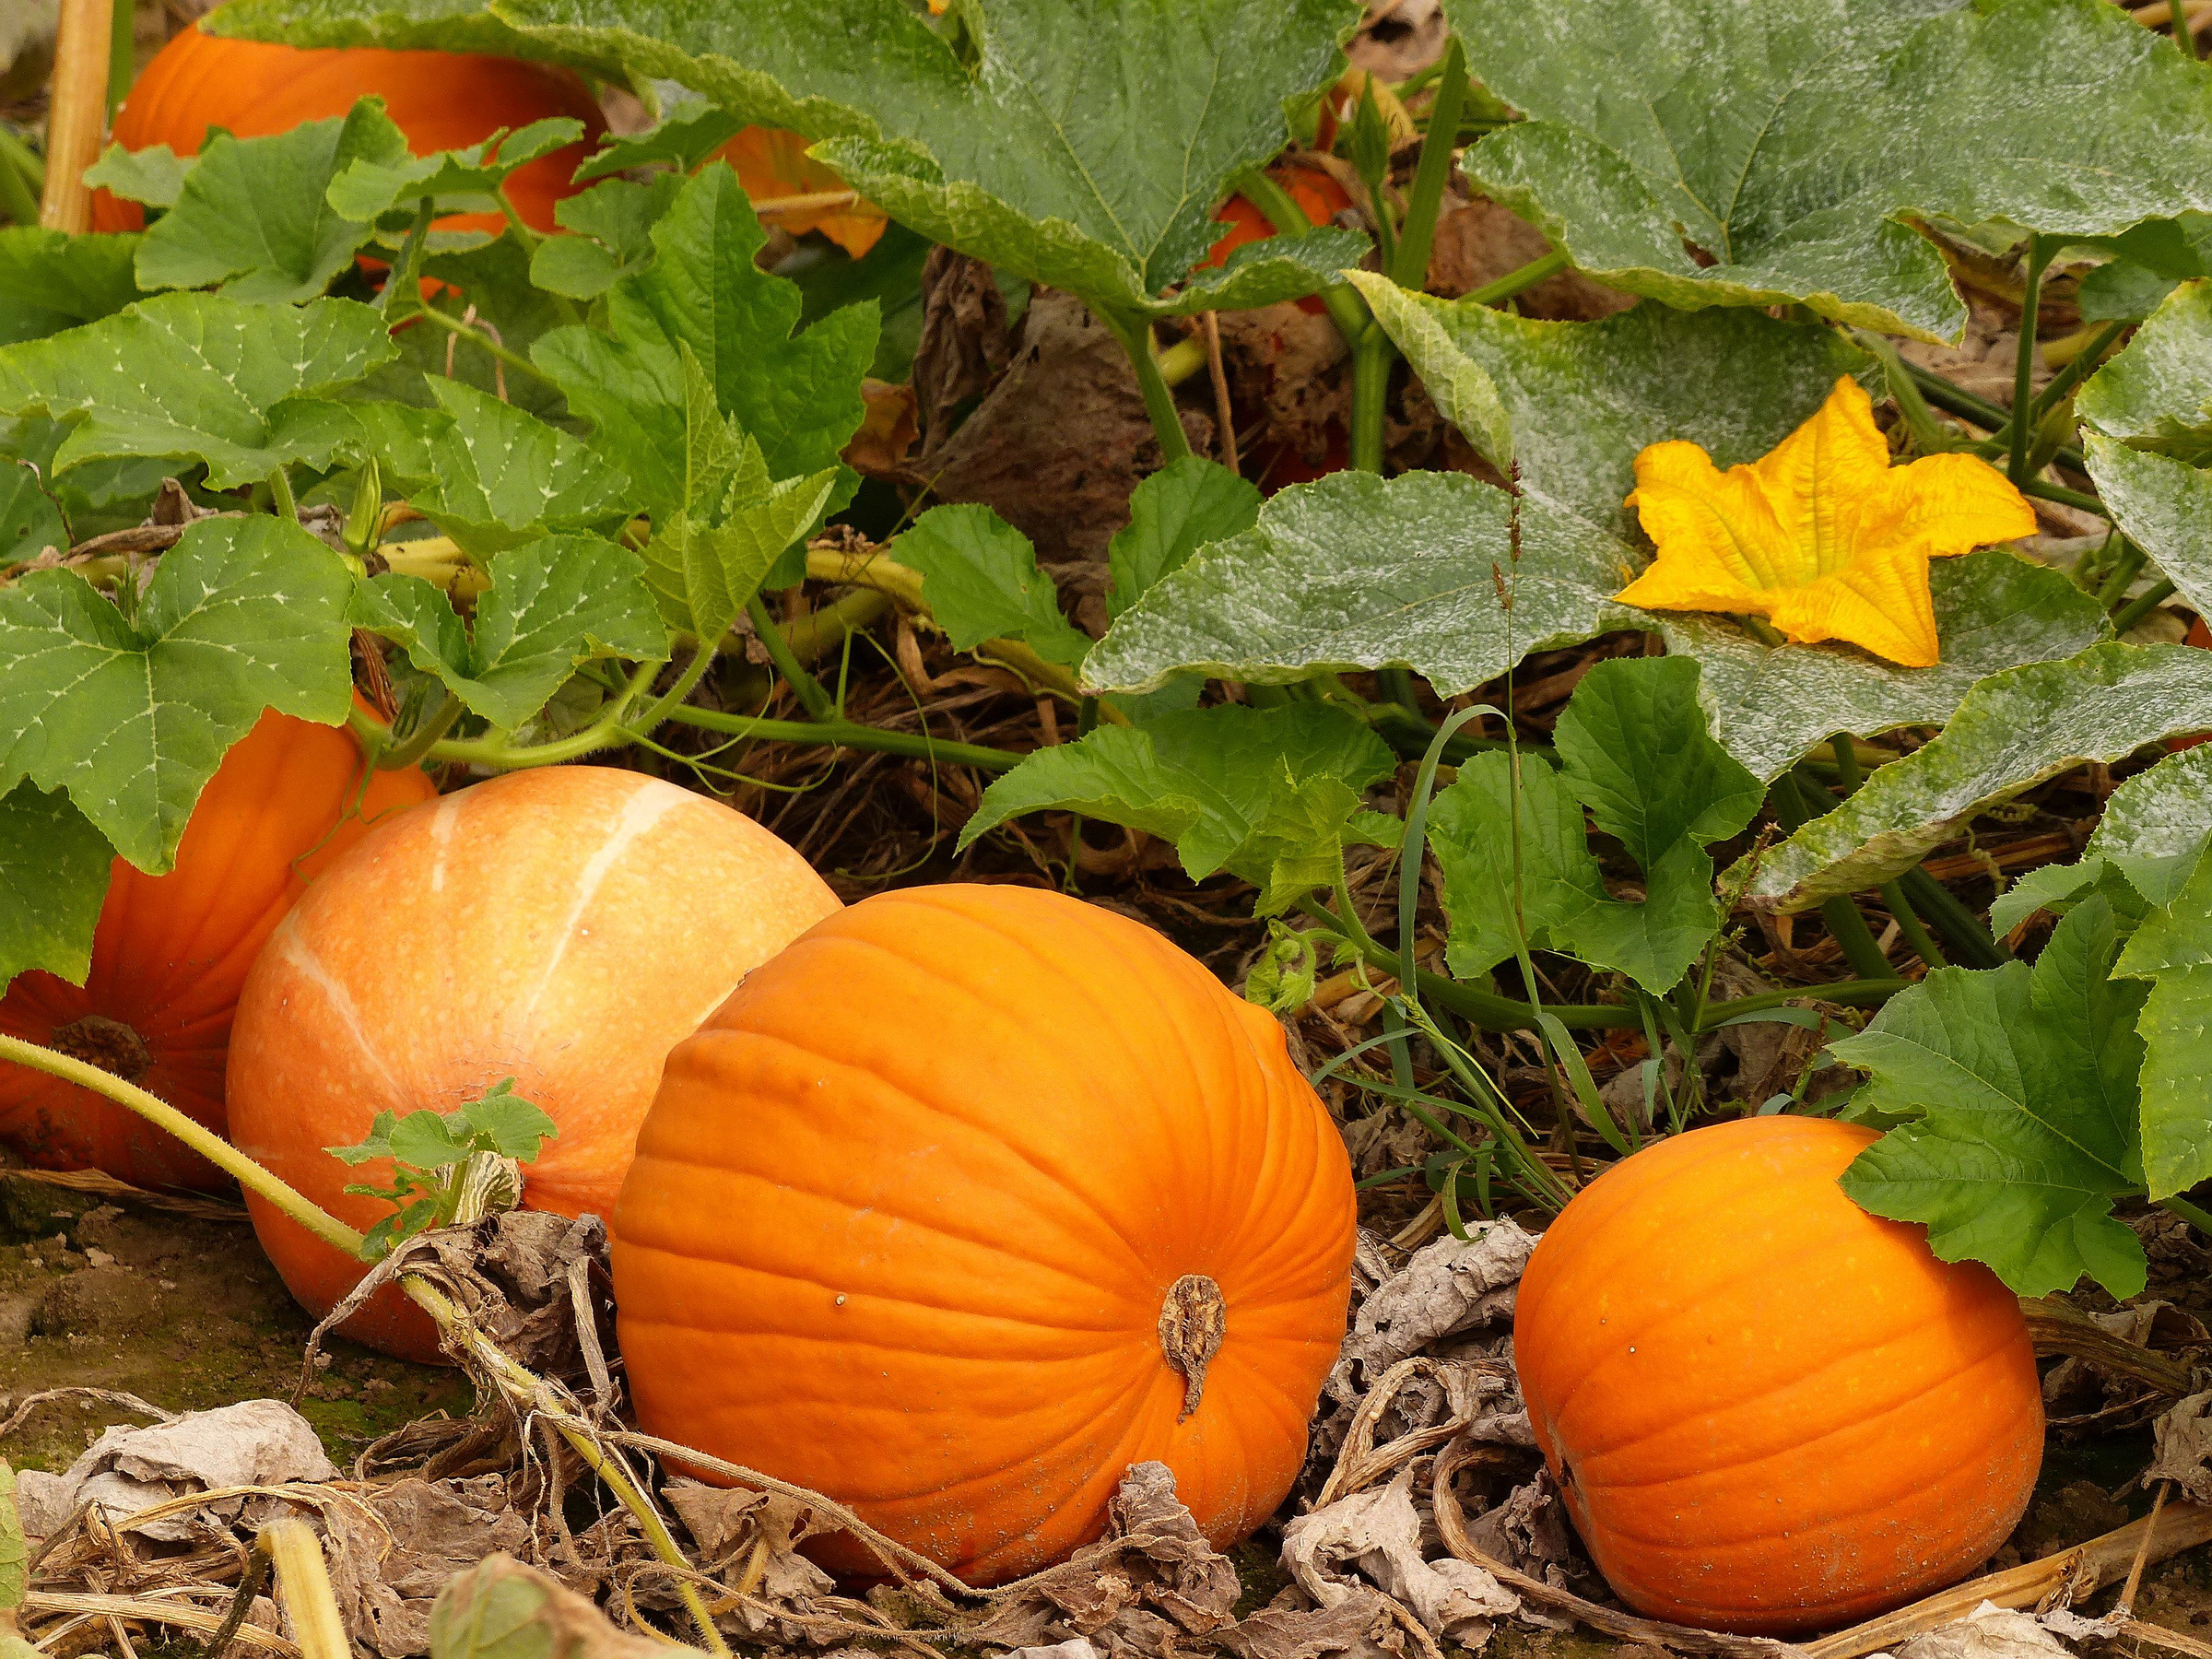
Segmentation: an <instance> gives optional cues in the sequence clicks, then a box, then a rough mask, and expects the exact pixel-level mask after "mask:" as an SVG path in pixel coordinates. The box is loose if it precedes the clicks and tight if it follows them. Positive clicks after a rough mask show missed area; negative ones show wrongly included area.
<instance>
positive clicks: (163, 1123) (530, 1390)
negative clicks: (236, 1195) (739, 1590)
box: [0, 1032, 730, 1659]
mask: <svg viewBox="0 0 2212 1659" xmlns="http://www.w3.org/2000/svg"><path fill="white" fill-rule="evenodd" d="M0 1061H13V1062H14V1063H15V1064H17V1065H28V1066H29V1067H30V1068H31V1069H32V1070H33V1071H41V1072H44V1073H46V1074H47V1075H48V1076H50V1077H60V1078H62V1079H63V1080H64V1081H65V1082H69V1083H75V1084H76V1085H77V1086H78V1087H79V1088H89V1089H91V1090H92V1091H93V1092H94V1093H95V1094H98V1095H100V1096H102V1097H103V1098H105V1099H107V1100H112V1101H114V1102H115V1103H116V1104H117V1105H118V1106H123V1107H125V1108H127V1109H128V1110H130V1111H132V1112H136V1113H137V1114H138V1115H139V1116H140V1117H142V1118H144V1119H146V1120H147V1122H148V1123H150V1124H154V1125H155V1126H156V1127H157V1128H161V1129H166V1130H168V1131H169V1133H170V1134H171V1135H175V1136H176V1137H177V1138H178V1139H179V1140H181V1141H182V1142H183V1143H184V1144H185V1145H186V1146H187V1147H191V1148H192V1149H193V1150H194V1152H197V1153H198V1154H199V1155H200V1156H201V1157H202V1158H205V1159H206V1160H207V1161H208V1162H209V1163H211V1164H214V1165H215V1166H216V1167H217V1168H218V1169H219V1170H221V1171H224V1172H225V1173H226V1174H229V1175H230V1176H232V1177H233V1178H235V1179H236V1180H237V1182H238V1183H239V1185H241V1186H242V1187H244V1188H245V1189H246V1191H248V1192H249V1193H252V1194H254V1195H255V1196H256V1197H259V1198H261V1199H263V1200H265V1201H266V1202H267V1203H268V1204H269V1205H271V1206H274V1207H275V1208H276V1209H277V1210H278V1211H279V1212H281V1213H282V1214H283V1215H285V1216H287V1217H288V1218H291V1219H292V1220H294V1221H297V1222H298V1223H299V1224H300V1226H301V1227H304V1228H305V1229H307V1230H308V1231H309V1232H311V1233H312V1234H313V1235H314V1236H315V1237H316V1238H318V1239H320V1240H321V1241H323V1242H324V1243H325V1244H328V1245H329V1246H331V1247H332V1248H333V1249H334V1250H338V1251H342V1252H344V1253H346V1254H347V1255H349V1256H355V1257H358V1256H359V1253H360V1247H361V1234H359V1233H358V1232H356V1231H355V1230H353V1229H352V1228H350V1227H348V1226H347V1225H346V1223H345V1222H343V1221H341V1220H339V1219H338V1218H336V1217H335V1216H333V1215H331V1214H330V1213H328V1212H327V1211H326V1210H324V1209H323V1208H322V1207H321V1206H318V1205H316V1204H315V1203H314V1202H313V1201H312V1200H311V1199H309V1198H308V1197H307V1196H306V1195H305V1194H301V1193H300V1192H299V1191H298V1190H297V1189H296V1188H294V1187H293V1186H292V1185H291V1184H290V1183H289V1182H286V1181H285V1180H284V1179H283V1178H281V1177H280V1176H278V1175H277V1174H275V1173H274V1172H273V1171H269V1170H265V1169H264V1168H263V1167H262V1166H261V1165H260V1164H258V1163H256V1162H254V1161H253V1159H251V1158H248V1157H247V1156H246V1155H245V1154H244V1153H243V1152H241V1151H240V1150H239V1149H238V1148H237V1147H233V1146H232V1145H231V1144H230V1143H229V1141H227V1140H225V1139H223V1137H222V1136H221V1135H217V1134H216V1133H215V1132H214V1131H213V1130H211V1129H209V1128H207V1127H206V1125H205V1124H198V1123H195V1122H194V1121H193V1120H192V1119H191V1118H189V1117H187V1116H186V1115H185V1114H184V1113H183V1112H179V1111H178V1110H177V1109H176V1108H175V1107H174V1106H171V1105H170V1104H169V1103H168V1102H167V1101H166V1100H161V1099H160V1098H159V1096H157V1095H152V1094H148V1093H147V1091H146V1090H145V1089H143V1088H139V1087H138V1086H137V1085H135V1084H134V1083H126V1082H124V1080H123V1079H122V1078H121V1077H114V1076H112V1075H111V1074H110V1073H108V1072H104V1071H102V1070H100V1067H99V1066H97V1065H88V1064H86V1063H85V1062H84V1061H82V1060H78V1059H76V1058H75V1057H74V1056H72V1055H69V1054H64V1053H56V1052H55V1051H54V1050H53V1049H49V1048H41V1046H40V1045H39V1044H37V1043H35V1042H26V1041H23V1039H21V1038H20V1037H11V1036H8V1035H6V1033H5V1032H0ZM399 1283H400V1287H401V1288H403V1289H404V1290H406V1293H407V1295H408V1296H409V1297H410V1298H412V1299H413V1300H414V1301H415V1302H416V1303H417V1304H418V1306H419V1307H421V1309H422V1310H423V1312H426V1313H428V1314H429V1316H430V1317H431V1318H432V1319H433V1320H435V1321H437V1323H438V1326H439V1329H440V1330H441V1332H443V1333H444V1334H445V1335H446V1337H447V1339H448V1340H449V1341H450V1342H451V1343H452V1345H453V1348H454V1349H455V1350H456V1351H458V1352H465V1353H466V1354H467V1355H468V1356H469V1357H470V1358H471V1359H475V1360H476V1361H477V1364H479V1365H480V1366H482V1367H483V1368H484V1370H485V1371H486V1372H487V1373H488V1375H489V1376H490V1378H491V1379H492V1381H493V1382H495V1383H496V1384H497V1385H498V1387H499V1389H500V1394H502V1395H503V1396H504V1397H505V1398H506V1399H507V1400H508V1402H509V1404H510V1405H511V1406H515V1407H517V1408H518V1409H519V1410H521V1411H524V1413H534V1414H536V1415H539V1416H543V1417H545V1418H547V1419H549V1420H550V1421H551V1422H552V1424H553V1426H554V1428H555V1429H556V1430H559V1433H560V1436H561V1438H562V1439H564V1440H566V1441H568V1442H569V1444H570V1445H571V1446H572V1447H574V1448H575V1451H576V1454H577V1455H578V1456H579V1457H581V1458H582V1459H583V1461H584V1463H585V1464H586V1465H588V1466H589V1467H590V1468H591V1469H592V1471H593V1472H594V1474H596V1475H597V1476H599V1477H600V1478H601V1479H603V1480H605V1481H606V1484H607V1486H608V1488H610V1489H611V1490H612V1491H613V1492H614V1494H615V1496H616V1498H617V1499H618V1500H620V1502H621V1504H622V1507H623V1508H625V1509H627V1510H629V1512H630V1513H631V1514H632V1515H633V1516H635V1517H636V1518H637V1522H638V1524H639V1526H640V1527H641V1529H642V1530H643V1532H644V1534H645V1536H646V1538H647V1539H648V1541H650V1542H651V1544H652V1545H653V1553H654V1554H655V1555H657V1556H658V1557H660V1559H662V1560H663V1561H665V1562H666V1563H667V1564H668V1565H669V1566H671V1567H674V1568H676V1569H677V1571H678V1572H679V1574H684V1573H688V1571H689V1569H690V1563H689V1562H688V1561H686V1560H685V1559H684V1553H683V1551H682V1550H681V1549H679V1548H678V1547H677V1543H676V1539H675V1537H674V1535H672V1534H671V1533H670V1532H669V1531H668V1524H667V1523H666V1522H665V1521H664V1520H663V1519H662V1518H661V1515H660V1512H659V1511H657V1510H656V1509H654V1508H653V1504H652V1502H651V1500H648V1499H647V1498H646V1496H645V1494H644V1493H643V1491H641V1489H640V1488H639V1487H638V1485H637V1483H636V1482H635V1481H634V1480H633V1479H631V1477H630V1476H629V1470H628V1469H627V1468H625V1467H624V1466H623V1465H622V1464H621V1462H620V1460H619V1459H618V1458H610V1457H609V1456H608V1455H607V1454H606V1449H605V1448H604V1447H603V1446H602V1445H601V1444H600V1443H599V1441H598V1438H597V1436H596V1435H595V1434H594V1432H593V1431H592V1428H591V1425H590V1424H588V1423H586V1422H585V1421H584V1420H583V1419H582V1418H581V1417H579V1416H578V1415H577V1414H576V1413H575V1412H574V1411H572V1410H571V1409H570V1408H569V1406H568V1405H567V1403H566V1402H564V1401H563V1400H562V1399H561V1397H560V1394H559V1391H557V1390H556V1389H554V1388H553V1386H552V1385H551V1384H549V1383H547V1382H546V1381H545V1380H544V1379H543V1378H541V1377H539V1376H537V1375H536V1374H535V1372H533V1371H529V1370H527V1369H526V1368H524V1366H521V1365H518V1364H517V1363H516V1362H515V1361H514V1360H513V1359H511V1358H509V1357H508V1356H507V1355H506V1354H505V1353H503V1352H501V1351H500V1348H499V1347H497V1346H496V1345H495V1344H493V1343H492V1342H491V1341H490V1340H489V1339H488V1337H486V1336H485V1335H483V1333H482V1332H480V1331H478V1330H477V1328H476V1326H475V1324H474V1323H473V1322H471V1321H470V1320H469V1318H468V1316H467V1315H466V1314H465V1312H462V1310H461V1309H459V1308H458V1307H456V1306H454V1304H453V1300H451V1299H450V1298H448V1297H447V1296H446V1294H445V1293H444V1291H442V1290H441V1289H440V1288H438V1287H437V1286H436V1285H433V1284H431V1283H430V1282H429V1280H427V1279H424V1278H422V1277H418V1276H417V1275H414V1274H411V1273H407V1272H405V1271H402V1272H401V1274H400V1275H399ZM677 1590H678V1592H679V1594H681V1595H682V1596H683V1599H684V1606H685V1607H686V1609H687V1610H688V1612H689V1613H690V1615H691V1618H692V1621H693V1622H694V1623H695V1624H696V1625H697V1626H698V1627H699V1632H700V1640H701V1641H703V1642H704V1643H705V1644H706V1646H707V1648H708V1650H709V1651H710V1652H712V1653H716V1654H720V1655H724V1659H726V1656H727V1655H728V1653H729V1651H730V1648H729V1644H728V1643H727V1642H726V1641H724V1640H723V1638H722V1632H721V1631H720V1630H716V1629H715V1628H714V1618H713V1616H712V1614H711V1613H709V1612H708V1610H707V1605H706V1602H705V1600H704V1599H703V1598H702V1597H701V1596H700V1593H699V1587H698V1586H697V1585H696V1584H695V1583H692V1582H691V1581H690V1579H689V1578H688V1577H679V1579H678V1582H677Z"/></svg>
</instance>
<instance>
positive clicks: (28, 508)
mask: <svg viewBox="0 0 2212 1659" xmlns="http://www.w3.org/2000/svg"><path fill="white" fill-rule="evenodd" d="M49 547H53V548H56V549H60V550H66V549H67V548H68V547H69V526H68V525H67V524H64V523H63V522H62V510H61V509H60V508H59V507H57V506H55V505H54V504H53V497H52V496H50V495H48V494H47V493H46V490H45V488H44V487H43V486H42V485H41V483H40V482H39V475H38V469H37V468H35V467H32V466H27V465H24V464H23V463H22V462H20V461H9V462H5V463H0V571H4V570H6V568H7V567H8V566H10V565H17V564H21V563H22V562H23V561H24V560H25V559H36V558H37V557H38V556H39V555H40V554H41V553H43V552H45V551H46V549H47V548H49Z"/></svg>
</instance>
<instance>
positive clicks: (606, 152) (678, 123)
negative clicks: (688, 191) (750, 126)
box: [576, 99, 746, 195]
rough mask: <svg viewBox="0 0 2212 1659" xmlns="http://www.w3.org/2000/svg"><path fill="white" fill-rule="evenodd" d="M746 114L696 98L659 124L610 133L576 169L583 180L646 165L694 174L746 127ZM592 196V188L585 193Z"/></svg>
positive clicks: (579, 179)
mask: <svg viewBox="0 0 2212 1659" xmlns="http://www.w3.org/2000/svg"><path fill="white" fill-rule="evenodd" d="M745 125H746V122H745V117H743V116H742V115H734V114H732V113H731V112H729V111H727V110H724V109H718V108H717V107H716V106H714V105H713V104H711V103H704V102H701V101H699V100H696V99H694V100H690V101H688V102H686V103H684V104H682V105H681V106H679V107H677V108H676V109H674V110H671V111H670V112H669V114H668V116H667V118H666V119H665V120H664V121H663V122H662V123H661V124H659V125H658V126H654V127H649V128H647V129H646V130H645V131H644V132H642V133H633V134H630V135H628V136H617V135H611V134H610V135H608V137H607V139H606V143H604V144H602V145H601V146H600V147H599V148H598V149H597V150H595V151H594V152H593V154H592V156H591V158H590V159H588V160H587V161H585V162H584V164H583V165H582V167H579V168H578V169H577V170H576V177H577V179H578V181H579V182H589V181H591V180H593V179H604V178H607V177H609V176H610V175H612V174H615V173H624V172H629V171H632V170H634V169H638V168H646V167H668V168H673V169H674V170H675V171H676V172H677V174H679V175H680V174H685V173H688V172H691V171H694V170H695V169H696V168H698V167H699V165H700V163H701V162H703V161H704V160H706V159H707V158H708V157H709V156H711V155H712V154H713V153H714V152H715V151H716V150H718V149H720V148H721V147H723V146H724V145H725V144H727V143H728V142H729V141H730V140H731V139H733V138H735V137H736V136H737V135H738V134H739V133H740V132H742V131H744V130H745ZM584 194H587V195H588V194H591V193H590V192H588V191H587V192H585V193H584Z"/></svg>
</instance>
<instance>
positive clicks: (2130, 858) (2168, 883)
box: [1989, 746, 2212, 935]
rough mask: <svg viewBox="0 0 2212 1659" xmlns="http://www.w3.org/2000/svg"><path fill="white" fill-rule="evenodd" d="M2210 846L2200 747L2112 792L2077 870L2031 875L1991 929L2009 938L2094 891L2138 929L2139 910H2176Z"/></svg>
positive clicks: (1997, 909) (2210, 799) (2211, 787)
mask: <svg viewBox="0 0 2212 1659" xmlns="http://www.w3.org/2000/svg"><path fill="white" fill-rule="evenodd" d="M2206 841H2212V747H2204V746H2199V747H2195V748H2188V749H2183V751H2182V752H2181V753H2179V754H2176V755H2169V756H2167V757H2166V759H2163V760H2161V761H2159V763H2158V764H2157V765H2156V766H2154V767H2152V768H2151V769H2150V770H2149V771H2141V772H2137V773H2136V775H2135V776H2134V777H2132V778H2129V779H2128V780H2127V781H2126V782H2124V783H2122V784H2121V785H2120V787H2119V788H2117V789H2115V790H2113V791H2112V795H2111V797H2110V798H2109V799H2108V800H2106V802H2105V804H2104V816H2103V817H2102V818H2099V819H2098V820H2097V829H2096V831H2095V833H2094V834H2092V835H2091V836H2090V837H2089V843H2088V846H2087V847H2085V848H2084V849H2083V850H2082V855H2081V858H2080V860H2079V862H2078V863H2075V864H2070V865H2043V866H2041V868H2040V869H2034V870H2030V871H2029V872H2028V873H2027V874H2026V875H2024V876H2022V877H2020V878H2019V879H2018V881H2016V882H2014V883H2013V884H2012V886H2011V887H2009V888H2006V890H2005V891H2004V892H2002V893H2000V894H1999V895H1998V896H1997V898H1996V900H1995V902H1994V903H1993V904H1992V905H1991V906H1990V907H1989V925H1990V927H1991V928H1992V929H1993V930H1994V932H1996V933H1998V934H2000V935H2002V934H2007V933H2010V932H2011V931H2012V930H2013V929H2014V928H2016V927H2018V925H2019V924H2021V923H2022V922H2024V921H2026V920H2027V919H2028V918H2029V917H2030V916H2031V915H2033V914H2034V913H2035V912H2037V911H2039V910H2048V911H2050V912H2053V913H2054V914H2058V915H2064V914H2065V912H2066V911H2067V910H2069V909H2071V908H2072V906H2073V905H2074V904H2075V903H2077V902H2078V901H2079V900H2082V899H2083V898H2086V897H2087V896H2088V894H2089V893H2091V892H2094V891H2099V890H2101V891H2103V892H2105V893H2107V894H2108V895H2112V897H2113V901H2114V904H2115V906H2116V907H2118V908H2121V909H2122V911H2123V914H2124V915H2128V916H2132V919H2134V920H2138V921H2139V920H2140V919H2141V912H2143V911H2144V910H2146V909H2152V908H2156V907H2157V906H2159V905H2163V904H2171V903H2172V902H2173V900H2174V898H2175V896H2176V895H2178V894H2179V893H2180V892H2181V890H2182V887H2183V883H2185V882H2186V881H2188V879H2189V873H2190V872H2191V871H2192V870H2194V869H2195V868H2196V864H2197V860H2198V859H2199V858H2200V857H2202V856H2203V854H2204V851H2205V846H2206ZM2112 877H2117V878H2118V880H2117V886H2115V884H2114V882H2113V880H2112V879H2111V878H2112Z"/></svg>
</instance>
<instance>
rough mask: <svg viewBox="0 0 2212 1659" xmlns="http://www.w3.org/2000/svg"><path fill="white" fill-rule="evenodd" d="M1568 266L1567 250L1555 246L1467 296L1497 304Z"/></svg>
mask: <svg viewBox="0 0 2212 1659" xmlns="http://www.w3.org/2000/svg"><path fill="white" fill-rule="evenodd" d="M1566 268H1567V254H1566V252H1565V250H1563V249H1560V248H1554V249H1553V250H1552V251H1551V252H1550V253H1547V254H1545V255H1544V256H1543V257H1542V258H1540V259H1532V260H1530V261H1529V262H1528V263H1527V264H1526V265H1523V266H1521V267H1520V269H1518V270H1513V271H1508V272H1507V273H1506V274H1505V275H1504V276H1502V277H1499V278H1498V280H1497V281H1495V282H1491V283H1486V284H1485V285H1484V286H1482V287H1481V288H1477V289H1476V290H1475V291H1474V292H1473V293H1471V294H1469V295H1467V296H1466V298H1467V299H1468V300H1470V301H1472V302H1473V303H1475V304H1477V305H1497V304H1499V303H1500V302H1502V301H1504V300H1511V299H1512V297H1513V296H1514V295H1515V294H1517V293H1519V292H1520V291H1521V290H1522V289H1523V288H1534V287H1535V286H1536V284H1537V283H1539V282H1541V281H1543V280H1544V278H1545V277H1556V276H1558V275H1559V273H1560V272H1561V271H1563V270H1565V269H1566Z"/></svg>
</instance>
